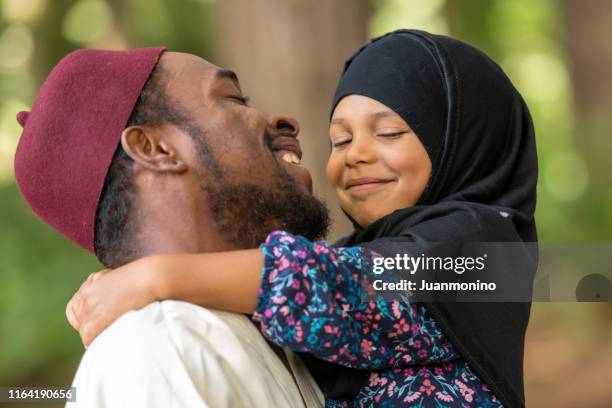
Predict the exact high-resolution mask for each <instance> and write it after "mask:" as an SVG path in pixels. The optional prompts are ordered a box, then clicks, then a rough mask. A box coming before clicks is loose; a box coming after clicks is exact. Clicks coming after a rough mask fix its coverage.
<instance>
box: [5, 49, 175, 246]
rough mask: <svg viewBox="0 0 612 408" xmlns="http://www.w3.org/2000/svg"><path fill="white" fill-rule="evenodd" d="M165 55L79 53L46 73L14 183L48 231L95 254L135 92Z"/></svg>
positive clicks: (28, 118)
mask: <svg viewBox="0 0 612 408" xmlns="http://www.w3.org/2000/svg"><path fill="white" fill-rule="evenodd" d="M164 51H165V48H141V49H133V50H128V51H105V50H91V49H82V50H77V51H74V52H72V53H70V54H68V55H67V56H66V57H64V58H63V59H62V60H61V61H60V62H59V63H58V64H57V66H56V67H55V68H54V69H53V70H52V71H51V73H50V74H49V77H48V78H47V80H46V81H45V83H44V84H43V86H42V87H41V89H40V92H39V93H38V96H37V97H36V100H35V101H34V105H33V107H32V111H31V112H29V113H28V112H19V114H17V120H18V121H19V123H20V124H21V126H22V127H23V133H22V135H21V139H20V140H19V145H18V146H17V152H16V153H15V178H16V180H17V185H18V186H19V190H20V191H21V194H22V195H23V198H24V199H25V201H26V202H27V203H28V205H29V206H30V207H31V208H32V210H34V212H35V213H36V214H37V215H38V216H39V217H40V218H42V219H43V220H44V221H45V222H46V223H48V224H49V225H51V226H52V227H54V228H55V229H57V230H58V231H59V232H61V233H62V234H64V235H65V236H66V237H68V238H69V239H71V240H72V241H74V242H76V243H77V244H79V245H80V246H82V247H83V248H85V249H87V250H88V251H89V252H92V253H93V252H94V222H95V216H96V209H97V206H98V201H99V199H100V194H101V193H102V188H103V187H104V180H105V178H106V174H107V172H108V168H109V166H110V163H111V161H112V158H113V155H114V153H115V150H116V149H117V146H118V145H119V142H120V139H121V133H122V131H123V129H124V128H125V127H126V125H127V122H128V120H129V118H130V115H131V113H132V110H133V109H134V106H135V105H136V102H137V101H138V97H139V96H140V92H141V91H142V88H143V87H144V85H145V83H146V81H147V79H148V78H149V76H150V75H151V72H152V71H153V69H154V68H155V65H156V63H157V61H158V60H159V57H160V56H161V54H162V53H163V52H164Z"/></svg>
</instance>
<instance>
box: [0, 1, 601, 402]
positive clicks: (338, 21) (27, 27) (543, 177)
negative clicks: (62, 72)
mask: <svg viewBox="0 0 612 408" xmlns="http://www.w3.org/2000/svg"><path fill="white" fill-rule="evenodd" d="M400 27H406V28H421V29H425V30H429V31H432V32H436V33H440V34H450V35H453V36H456V37H458V38H460V39H462V40H465V41H467V42H470V43H472V44H473V45H475V46H477V47H479V48H481V49H483V50H484V51H485V52H487V53H488V54H489V55H490V56H491V57H493V58H494V59H495V60H496V61H498V62H499V63H500V64H501V65H502V66H503V68H504V69H505V70H506V72H507V73H508V75H509V76H510V78H511V79H512V81H513V82H514V84H515V86H516V87H517V88H518V89H519V91H520V92H521V93H522V94H523V96H524V97H525V99H526V100H527V103H528V105H529V108H530V110H531V112H532V115H533V119H534V123H535V127H536V134H537V141H538V154H539V161H540V181H539V187H538V207H537V222H538V230H539V234H540V239H541V241H543V242H596V241H600V242H601V241H612V239H611V237H612V188H611V186H612V184H611V181H612V170H610V165H609V162H610V153H612V138H611V137H610V136H612V115H611V114H612V2H610V1H608V0H538V1H533V0H446V1H445V0H372V1H367V0H318V1H315V0H252V1H243V0H225V1H221V0H217V1H214V0H199V1H198V0H179V1H176V0H173V1H171V0H126V1H120V0H106V1H105V0H76V1H73V0H0V386H9V385H20V386H25V385H39V386H49V385H68V384H69V383H70V382H71V379H72V376H73V374H74V371H75V369H76V366H77V364H78V361H79V358H80V356H81V354H82V351H83V349H82V346H81V343H80V340H79V337H78V335H77V333H76V332H74V331H73V330H72V329H71V328H70V326H69V325H68V323H67V321H66V319H65V316H64V309H65V304H66V302H67V300H68V299H69V298H70V296H71V295H72V294H73V293H74V291H75V290H76V289H77V288H78V286H79V285H80V283H81V282H82V281H83V280H84V279H85V278H86V276H87V274H88V273H89V272H92V271H95V270H97V269H100V265H99V264H98V263H97V262H96V260H95V259H93V258H92V257H91V256H89V255H88V254H87V253H85V252H84V251H82V250H80V249H79V248H77V247H76V246H75V245H73V244H71V243H70V242H68V241H67V240H66V239H64V238H63V237H61V236H59V234H57V233H55V232H54V231H53V230H51V229H50V228H49V227H47V226H46V225H44V224H43V223H42V222H41V221H39V220H38V219H37V218H36V217H35V216H34V215H33V214H32V213H31V211H30V210H29V209H28V208H27V206H26V205H25V204H24V202H23V201H22V200H21V197H20V196H19V193H18V190H17V188H16V186H15V183H14V175H13V170H12V166H13V155H14V152H15V148H16V145H17V142H18V139H19V135H20V133H21V131H20V127H19V125H18V124H17V122H16V121H15V114H16V113H17V112H18V111H19V110H26V109H28V107H29V106H30V105H31V103H32V101H33V98H34V96H35V94H36V91H37V89H38V87H39V86H40V85H41V83H42V82H43V81H44V79H45V77H46V75H47V74H48V72H49V71H50V69H51V68H52V67H53V66H54V65H55V64H56V63H57V61H58V60H59V59H60V58H61V57H62V56H63V55H65V54H66V53H68V52H69V51H71V50H73V49H75V48H81V47H93V48H112V49H124V48H128V47H141V46H151V45H165V46H167V47H168V48H170V49H172V50H177V51H184V52H190V53H195V54H198V55H200V56H202V57H204V58H207V59H210V60H211V61H213V62H215V63H217V64H219V65H224V66H227V67H230V68H232V69H234V70H236V71H237V72H238V75H239V77H240V78H241V82H242V84H243V89H245V91H246V93H247V94H250V95H251V96H252V100H253V104H254V106H256V107H260V108H262V109H265V110H267V111H272V110H273V109H283V110H284V113H290V114H293V115H295V116H296V117H297V118H298V119H300V121H301V123H302V124H303V125H304V126H303V131H302V134H303V136H302V144H303V145H304V151H305V155H306V156H307V158H306V160H305V165H306V166H308V167H309V168H310V169H311V170H312V172H313V175H314V179H315V183H316V186H317V187H316V188H317V193H318V194H319V195H321V196H322V197H324V198H325V199H326V200H327V201H328V202H329V204H330V207H334V208H335V207H337V204H336V203H335V201H334V198H333V195H332V193H331V190H330V189H329V187H328V186H327V182H326V180H325V179H324V171H323V168H324V164H325V161H326V155H327V150H326V149H327V142H326V137H327V136H326V126H327V124H326V120H327V109H328V103H329V101H330V99H331V93H332V92H333V87H334V83H335V81H336V80H337V77H338V74H339V70H340V68H341V66H342V63H343V61H344V59H345V58H346V57H348V56H349V55H350V54H351V53H352V52H353V51H354V50H355V49H356V48H357V47H358V46H359V45H360V44H362V43H363V42H364V41H365V40H366V39H367V37H370V36H374V35H378V34H382V33H384V32H387V31H390V30H392V29H395V28H400ZM483 114H486V112H483ZM334 216H335V217H336V218H337V221H336V224H335V227H334V229H333V231H332V238H335V237H339V236H341V235H342V234H344V233H346V232H348V225H347V223H346V222H345V220H343V219H342V216H341V215H340V213H339V212H338V211H337V210H334ZM611 327H612V305H610V304H609V303H538V304H534V307H533V312H532V319H531V322H530V327H529V331H528V336H527V348H526V354H525V381H526V389H527V406H534V407H577V406H580V407H609V406H612V388H611V387H609V385H610V380H609V379H610V378H611V377H612V330H611Z"/></svg>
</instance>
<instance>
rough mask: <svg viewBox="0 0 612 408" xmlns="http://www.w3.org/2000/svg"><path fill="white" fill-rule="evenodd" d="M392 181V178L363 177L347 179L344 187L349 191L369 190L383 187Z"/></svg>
mask: <svg viewBox="0 0 612 408" xmlns="http://www.w3.org/2000/svg"><path fill="white" fill-rule="evenodd" d="M394 181H395V180H394V179H381V178H374V177H364V178H357V179H351V180H349V181H347V182H346V184H345V187H344V188H345V189H346V190H348V191H350V192H351V193H356V192H370V191H375V190H378V189H380V188H384V187H386V186H387V185H389V184H390V183H392V182H394Z"/></svg>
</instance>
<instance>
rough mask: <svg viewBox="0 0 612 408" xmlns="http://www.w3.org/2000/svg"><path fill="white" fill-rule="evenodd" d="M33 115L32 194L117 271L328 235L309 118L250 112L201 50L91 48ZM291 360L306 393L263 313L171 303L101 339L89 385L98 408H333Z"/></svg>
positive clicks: (126, 319)
mask: <svg viewBox="0 0 612 408" xmlns="http://www.w3.org/2000/svg"><path fill="white" fill-rule="evenodd" d="M18 120H19V122H20V123H21V124H22V126H23V127H24V132H23V135H22V137H21V139H20V142H19V146H18V149H17V153H16V157H15V175H16V179H17V183H18V185H19V188H20V191H21V192H22V195H23V196H24V198H25V200H26V201H27V202H28V204H29V205H30V206H31V207H32V209H33V210H34V211H35V212H36V213H37V214H38V215H39V216H40V217H41V218H42V219H43V220H45V221H46V222H47V223H49V224H50V225H52V226H53V227H54V228H56V229H57V230H58V231H60V232H61V233H63V234H64V235H66V236H67V237H68V238H70V239H71V240H73V241H75V242H76V243H78V244H79V245H81V246H82V247H84V248H85V249H87V250H89V251H90V252H95V254H96V256H97V257H98V258H99V259H100V261H101V262H102V263H103V264H105V265H106V266H107V267H111V268H116V267H118V266H120V265H123V264H125V263H127V262H130V261H133V260H135V259H138V258H140V257H143V256H147V255H151V254H161V253H188V252H207V251H223V250H233V249H243V248H252V247H256V246H257V245H258V244H259V243H260V242H262V241H263V239H264V238H265V236H266V235H267V233H268V232H269V231H271V230H273V229H286V230H289V231H291V232H293V233H296V234H301V235H305V236H307V237H309V238H311V239H316V238H318V237H321V236H322V235H323V234H324V233H325V231H326V229H327V224H328V219H327V213H326V210H325V207H324V206H323V205H322V204H321V203H320V202H319V201H318V200H316V199H315V198H314V197H313V196H312V195H311V179H310V175H309V173H308V171H307V170H306V169H305V168H303V167H301V166H300V165H299V160H300V156H301V152H300V150H299V144H298V143H297V140H296V137H297V135H298V133H299V128H298V124H297V122H296V121H295V120H294V119H292V118H289V117H286V116H279V115H274V116H264V115H262V114H261V113H260V112H259V111H257V110H255V109H253V108H251V107H249V106H248V104H247V99H246V98H245V97H244V96H243V95H242V92H241V89H240V86H239V83H238V79H237V78H236V76H235V74H234V73H232V72H231V71H228V70H224V69H221V68H218V67H216V66H214V65H212V64H210V63H208V62H206V61H204V60H202V59H200V58H198V57H196V56H193V55H188V54H181V53H173V52H165V50H164V49H162V48H149V49H138V50H130V51H97V50H79V51H76V52H74V53H72V54H70V55H68V56H67V57H65V58H64V59H63V60H62V61H60V63H59V64H58V65H57V66H56V67H55V68H54V70H53V71H52V73H51V74H50V75H49V78H48V79H47V80H46V82H45V84H44V85H43V87H42V88H41V90H40V92H39V95H38V97H37V99H36V101H35V103H34V106H33V108H32V112H31V113H25V112H21V113H20V114H19V115H18ZM90 279H95V275H92V276H91V277H90ZM69 318H70V315H69ZM72 323H73V324H74V325H75V326H76V327H78V325H79V322H72ZM79 330H81V331H82V330H83V328H79ZM289 360H290V361H289V365H290V366H291V367H292V368H293V369H294V372H295V374H296V381H297V383H298V385H299V387H300V389H299V390H298V387H297V386H296V383H295V382H294V381H293V378H292V377H291V374H290V372H289V371H287V369H286V368H285V367H284V366H283V364H282V362H281V360H280V359H278V358H277V357H276V356H275V355H274V353H273V352H272V350H271V349H270V348H269V347H268V346H267V345H266V344H265V341H264V339H263V338H262V337H261V336H260V335H259V333H258V332H257V329H256V328H255V327H254V326H253V325H252V324H251V322H249V320H248V318H247V317H245V316H240V315H235V314H231V313H224V312H213V311H210V310H206V309H203V308H201V307H198V306H195V305H190V304H187V303H183V302H173V301H166V302H156V303H154V304H151V305H149V306H147V307H145V308H143V309H141V310H138V311H132V312H129V313H127V314H126V315H124V316H123V317H122V318H120V319H119V320H117V321H116V322H115V323H114V324H113V325H111V326H110V327H109V328H108V329H107V330H106V331H105V332H104V333H102V334H101V335H100V336H98V338H96V340H95V341H94V342H93V343H92V344H91V346H90V347H89V348H88V350H87V351H86V353H85V355H84V357H83V359H82V361H81V364H80V367H79V370H78V372H77V375H76V377H75V380H74V384H73V385H74V386H76V387H77V406H87V407H90V406H92V407H96V406H97V407H103V406H112V407H115V406H129V407H139V406H142V407H145V406H146V407H155V406H160V407H161V406H163V407H168V406H177V407H183V406H186V407H197V406H215V407H217V406H228V407H229V406H232V407H234V406H266V407H268V406H304V405H305V404H306V405H308V406H310V405H320V404H321V403H322V396H321V394H320V392H319V391H318V389H316V386H313V382H312V378H310V377H309V375H308V373H307V372H306V371H305V370H303V367H302V366H300V365H299V361H298V360H295V359H293V356H292V355H291V354H289ZM300 390H301V395H300Z"/></svg>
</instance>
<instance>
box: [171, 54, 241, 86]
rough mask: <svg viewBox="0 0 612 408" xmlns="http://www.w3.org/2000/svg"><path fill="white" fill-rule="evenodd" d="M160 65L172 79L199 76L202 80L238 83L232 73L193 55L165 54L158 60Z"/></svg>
mask: <svg viewBox="0 0 612 408" xmlns="http://www.w3.org/2000/svg"><path fill="white" fill-rule="evenodd" d="M160 64H161V65H162V66H163V68H164V70H165V71H167V73H168V74H169V75H170V76H171V77H173V78H174V79H178V78H179V77H181V76H183V75H187V76H188V77H189V78H193V77H194V76H201V77H202V79H204V77H206V78H208V79H211V80H214V79H230V80H232V81H234V82H238V77H237V76H236V74H235V73H234V72H233V71H230V70H228V69H225V68H221V67H218V66H216V65H214V64H212V63H210V62H208V61H206V60H205V59H204V58H201V57H198V56H197V55H193V54H187V53H182V52H165V53H164V54H163V55H162V57H161V59H160Z"/></svg>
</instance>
